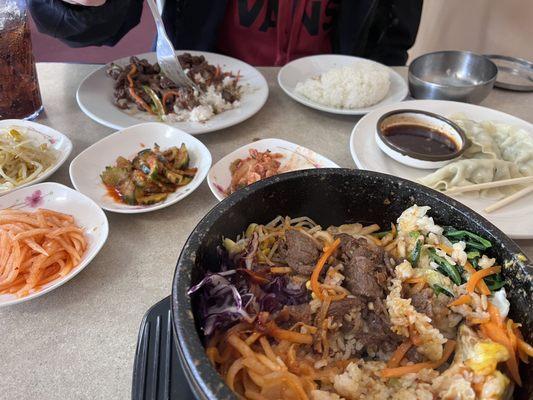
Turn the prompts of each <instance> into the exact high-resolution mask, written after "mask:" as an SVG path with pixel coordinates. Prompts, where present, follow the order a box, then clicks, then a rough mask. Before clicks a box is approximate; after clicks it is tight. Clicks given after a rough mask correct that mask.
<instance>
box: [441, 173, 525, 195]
mask: <svg viewBox="0 0 533 400" xmlns="http://www.w3.org/2000/svg"><path fill="white" fill-rule="evenodd" d="M528 183H533V176H524V177H521V178H511V179H502V180H501V181H494V182H487V183H477V184H475V185H466V186H457V187H454V188H451V189H448V190H445V191H444V192H443V193H444V194H457V193H463V192H471V191H473V190H481V189H492V188H497V187H502V186H510V185H524V184H528Z"/></svg>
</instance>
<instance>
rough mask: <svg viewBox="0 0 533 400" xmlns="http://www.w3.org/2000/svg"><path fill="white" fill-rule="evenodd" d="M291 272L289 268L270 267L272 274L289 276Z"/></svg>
mask: <svg viewBox="0 0 533 400" xmlns="http://www.w3.org/2000/svg"><path fill="white" fill-rule="evenodd" d="M291 271H292V269H291V267H270V272H271V273H272V274H280V275H281V274H289V273H290V272H291Z"/></svg>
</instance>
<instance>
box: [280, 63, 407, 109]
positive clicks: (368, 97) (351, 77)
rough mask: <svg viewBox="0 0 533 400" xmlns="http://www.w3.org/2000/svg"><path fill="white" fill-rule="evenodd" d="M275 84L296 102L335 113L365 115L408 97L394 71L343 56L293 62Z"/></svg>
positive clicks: (283, 69)
mask: <svg viewBox="0 0 533 400" xmlns="http://www.w3.org/2000/svg"><path fill="white" fill-rule="evenodd" d="M278 82H279V85H280V86H281V88H282V89H283V90H284V91H285V93H287V94H288V95H289V96H290V97H292V98H293V99H295V100H296V101H298V102H300V103H302V104H305V105H307V106H309V107H312V108H315V109H318V110H321V111H327V112H331V113H336V114H348V115H361V114H365V113H367V112H369V111H371V110H373V109H375V108H377V107H379V106H382V105H384V104H391V103H396V102H399V101H402V100H403V99H404V98H405V97H406V96H407V84H406V82H405V80H404V79H403V78H402V77H401V76H400V75H399V74H398V73H397V72H395V71H394V70H393V69H391V68H389V67H387V66H385V65H383V64H379V63H377V62H374V61H371V60H366V59H363V58H358V57H351V56H343V55H319V56H311V57H304V58H300V59H298V60H295V61H293V62H291V63H289V64H287V65H286V66H284V67H283V68H282V69H281V70H280V71H279V74H278Z"/></svg>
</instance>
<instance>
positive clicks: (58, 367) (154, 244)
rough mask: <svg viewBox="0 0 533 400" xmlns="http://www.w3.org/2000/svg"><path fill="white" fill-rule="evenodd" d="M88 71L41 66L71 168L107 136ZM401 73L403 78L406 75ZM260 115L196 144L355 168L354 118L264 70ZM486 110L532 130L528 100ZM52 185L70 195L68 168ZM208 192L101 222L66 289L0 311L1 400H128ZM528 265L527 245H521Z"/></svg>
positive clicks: (518, 97)
mask: <svg viewBox="0 0 533 400" xmlns="http://www.w3.org/2000/svg"><path fill="white" fill-rule="evenodd" d="M96 68H98V66H94V65H77V64H57V63H49V64H39V65H38V72H39V79H40V82H41V90H42V95H43V102H44V105H45V109H46V111H45V112H44V113H43V114H42V115H41V116H40V117H39V118H38V119H37V122H40V123H43V124H46V125H49V126H51V127H53V128H55V129H57V130H59V131H61V132H63V133H65V134H67V135H68V136H69V137H70V139H71V140H72V142H73V144H74V150H73V152H72V155H71V158H73V157H74V156H76V155H77V154H79V153H80V152H81V151H82V150H84V149H85V148H86V147H88V146H89V145H91V144H92V143H94V142H96V141H98V140H100V139H102V138H103V137H105V136H106V135H108V134H110V133H112V132H113V130H112V129H110V128H106V127H104V126H102V125H99V124H97V123H96V122H93V121H92V120H91V119H89V118H88V117H87V116H85V115H84V114H83V113H82V112H81V110H80V109H79V108H78V105H77V103H76V98H75V96H76V89H77V87H78V85H79V83H80V82H81V80H82V79H83V77H85V76H86V75H87V74H88V73H90V72H91V71H93V70H94V69H96ZM399 71H400V72H401V73H402V74H403V75H404V76H405V73H406V69H405V68H400V69H399ZM261 72H262V73H263V74H264V75H265V77H266V79H267V81H268V84H269V89H270V95H269V98H268V101H267V103H266V104H265V106H264V108H263V109H262V110H261V111H260V112H259V113H258V114H256V115H255V116H254V117H252V118H250V119H249V120H248V121H245V122H243V123H242V124H240V125H237V126H235V127H232V128H228V129H224V130H222V131H219V132H213V133H209V134H206V135H202V136H199V139H200V140H202V141H203V142H204V143H205V144H206V145H207V147H208V148H209V150H210V151H211V153H212V156H213V162H217V161H218V160H219V159H220V158H222V157H223V156H224V155H225V154H227V153H229V152H231V151H233V150H234V149H236V148H238V147H240V146H242V145H244V144H246V143H249V142H250V141H252V140H253V139H256V138H268V137H274V138H284V139H287V140H290V141H293V142H296V143H298V144H300V145H303V146H306V147H309V148H311V149H313V150H315V151H318V152H320V153H321V154H323V155H324V156H326V157H328V158H330V159H331V160H333V161H335V162H336V163H338V164H339V165H340V166H342V167H348V168H352V167H354V163H353V161H352V159H351V157H350V152H349V147H348V140H349V136H350V132H351V130H352V128H353V125H354V124H355V122H356V121H357V119H358V117H346V116H336V115H330V114H326V113H321V112H318V111H315V110H312V109H310V108H307V107H305V106H303V105H300V104H298V103H296V102H295V101H293V100H291V99H290V98H289V97H287V96H285V95H284V93H283V92H282V90H281V89H280V88H279V86H278V84H277V79H276V73H277V69H276V68H261ZM482 105H484V106H487V107H491V108H494V109H497V110H501V111H504V112H507V113H510V114H513V115H515V116H517V117H519V118H523V119H525V120H528V121H530V122H533V114H532V111H533V93H514V92H507V91H502V90H494V91H493V92H492V93H491V94H490V96H489V97H488V98H487V99H486V100H485V101H484V102H483V103H482ZM51 180H53V181H57V182H60V183H63V184H66V185H69V186H71V182H70V179H69V176H68V162H67V163H65V165H63V166H62V167H61V168H60V169H59V171H58V172H57V173H55V174H54V175H53V176H52V178H51ZM216 202H217V201H216V199H215V197H214V196H213V195H212V194H211V192H210V191H209V188H208V186H207V183H206V182H204V183H203V184H202V185H201V186H200V188H199V189H198V190H197V191H196V192H194V193H193V194H192V195H191V196H189V197H187V198H186V199H184V200H183V201H181V202H179V203H177V204H175V205H173V206H171V207H168V208H165V209H163V210H159V211H155V212H151V213H147V214H138V215H121V214H113V213H107V217H108V218H109V225H110V232H109V238H108V241H107V243H106V245H105V246H104V248H103V249H102V251H101V252H100V253H99V254H98V256H97V257H96V258H95V259H94V261H93V262H92V263H91V264H90V265H89V266H88V267H87V268H86V269H84V270H83V271H82V272H81V273H80V274H79V275H78V276H76V277H75V278H74V279H72V280H71V281H70V282H68V283H67V284H65V285H64V286H62V287H60V288H58V289H57V290H54V291H53V292H50V293H48V294H46V295H45V296H42V297H39V298H37V299H35V300H33V301H31V302H27V303H22V304H20V305H17V306H13V307H9V308H3V309H0V398H2V399H11V400H15V399H41V400H45V399H127V398H129V397H130V393H131V375H132V365H133V357H134V353H135V345H136V340H137V330H138V327H139V324H140V321H141V318H142V316H143V314H144V313H145V311H146V310H147V309H148V308H149V307H150V306H151V305H153V304H154V303H155V302H157V301H158V300H160V299H161V298H163V297H165V296H167V295H169V294H170V288H171V282H172V277H173V273H174V267H175V264H176V260H177V258H178V255H179V252H180V249H181V247H182V245H183V244H184V242H185V240H186V239H187V236H188V234H189V232H190V231H191V230H192V229H193V228H194V226H195V225H196V224H197V222H198V221H199V220H200V219H201V218H202V216H204V215H205V214H206V212H207V211H208V210H209V209H210V208H211V207H213V206H214V205H215V204H216ZM518 243H519V245H520V246H521V247H522V248H523V249H524V251H525V252H526V254H528V255H529V256H530V257H532V256H533V240H528V241H519V242H518Z"/></svg>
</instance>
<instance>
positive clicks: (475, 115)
mask: <svg viewBox="0 0 533 400" xmlns="http://www.w3.org/2000/svg"><path fill="white" fill-rule="evenodd" d="M403 108H409V109H415V110H423V111H429V112H432V113H435V114H439V115H443V116H445V117H450V116H452V115H456V114H464V115H465V116H466V117H467V118H469V119H472V120H475V121H498V122H502V123H504V124H508V125H513V126H516V127H519V128H523V129H525V130H526V131H528V132H532V133H533V125H532V124H530V123H528V122H526V121H524V120H522V119H519V118H516V117H514V116H512V115H509V114H506V113H503V112H501V111H496V110H492V109H490V108H486V107H481V106H477V105H473V104H467V103H459V102H455V101H444V100H412V101H405V102H402V103H399V104H393V105H389V106H386V107H383V108H381V109H379V110H376V111H373V112H371V113H369V114H368V115H365V116H364V117H363V118H361V119H360V120H359V122H358V123H357V124H356V125H355V127H354V128H353V131H352V135H351V136H350V152H351V154H352V158H353V160H354V162H355V165H356V166H357V167H358V168H360V169H368V170H370V171H376V172H382V173H384V174H390V175H394V176H399V177H401V178H405V179H409V180H411V181H415V182H416V181H417V180H418V179H420V178H422V177H424V176H426V175H428V174H430V173H431V171H428V170H423V169H419V168H413V167H409V166H407V165H404V164H401V163H399V162H398V161H396V160H393V159H392V158H390V157H389V156H387V155H386V154H385V153H383V152H382V151H381V150H380V148H379V147H378V146H377V145H376V141H375V139H374V132H375V130H376V124H377V121H378V120H379V118H380V117H381V116H382V115H383V114H385V113H386V112H389V111H393V110H397V109H403ZM452 197H453V198H455V199H456V200H458V201H460V202H461V203H463V204H465V205H466V206H467V207H470V208H471V209H473V210H476V212H477V213H479V214H480V215H482V216H483V217H485V218H486V219H488V220H489V221H490V222H492V223H493V224H494V225H496V226H497V227H498V228H499V229H501V230H502V231H503V232H504V233H505V234H506V235H508V236H509V237H511V238H513V239H531V238H533V202H532V201H531V198H529V197H527V196H526V197H523V198H521V199H520V200H517V201H516V202H514V203H513V206H512V207H505V208H502V209H500V210H498V211H497V212H493V213H486V212H484V211H483V209H485V208H486V207H487V206H489V205H491V204H493V203H494V201H495V200H494V199H491V198H483V197H471V196H467V195H462V194H457V195H452ZM516 221H520V223H517V222H516Z"/></svg>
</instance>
